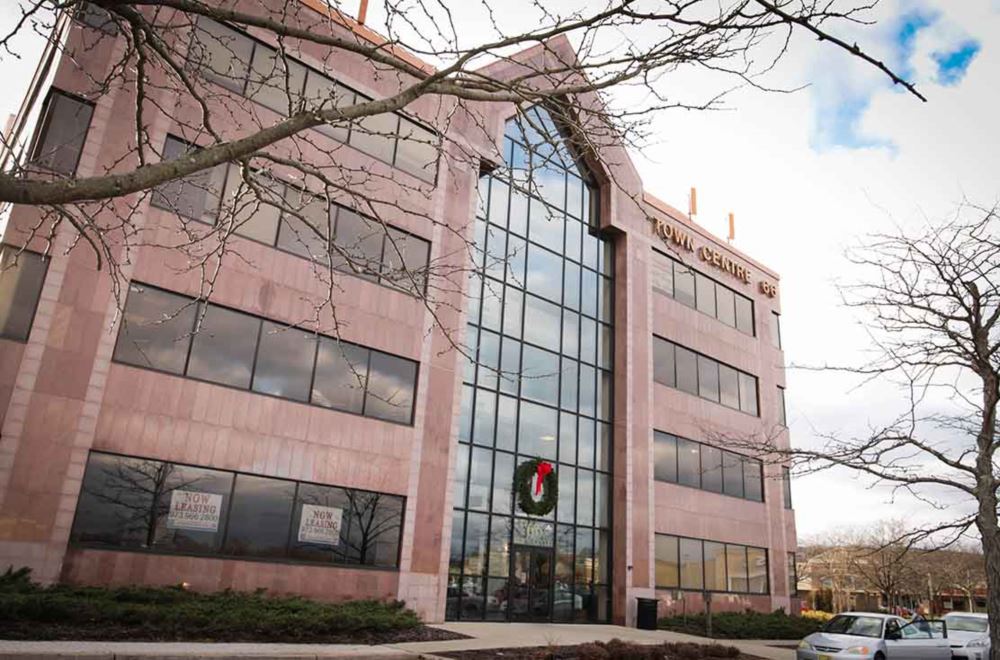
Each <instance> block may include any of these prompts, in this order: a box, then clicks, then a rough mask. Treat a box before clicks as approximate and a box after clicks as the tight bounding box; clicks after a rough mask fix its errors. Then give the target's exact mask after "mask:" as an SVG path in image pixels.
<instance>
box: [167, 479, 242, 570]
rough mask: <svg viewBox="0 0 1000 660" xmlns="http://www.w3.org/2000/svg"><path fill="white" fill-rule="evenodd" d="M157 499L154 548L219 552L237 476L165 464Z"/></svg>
mask: <svg viewBox="0 0 1000 660" xmlns="http://www.w3.org/2000/svg"><path fill="white" fill-rule="evenodd" d="M164 465H165V468H164V472H165V478H164V481H163V491H162V492H161V493H160V496H159V497H158V498H157V500H156V521H155V523H154V524H155V525H156V529H155V530H154V534H153V547H155V548H161V549H166V550H173V551H177V552H199V553H202V552H205V553H213V552H218V550H219V548H221V547H222V538H223V535H224V531H225V528H226V515H227V512H228V510H229V496H230V493H232V488H233V474H232V473H231V472H222V471H220V470H211V469H208V468H200V467H192V466H190V465H177V464H174V463H166V464H164Z"/></svg>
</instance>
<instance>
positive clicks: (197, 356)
mask: <svg viewBox="0 0 1000 660" xmlns="http://www.w3.org/2000/svg"><path fill="white" fill-rule="evenodd" d="M199 305H200V306H199ZM198 310H200V311H201V316H202V321H201V327H200V328H199V329H198V330H197V331H195V321H196V313H197V311H198ZM317 342H318V343H319V345H318V346H317ZM114 359H115V361H116V362H122V363H125V364H131V365H135V366H139V367H148V368H153V369H157V370H160V371H167V372H170V373H175V374H178V375H187V376H189V377H191V378H198V379H201V380H207V381H210V382H214V383H221V384H223V385H229V386H231V387H238V388H240V389H249V390H253V391H256V392H261V393H264V394H270V395H273V396H278V397H281V398H283V399H289V400H293V401H301V402H310V403H312V404H313V405H318V406H323V407H327V408H335V409H338V410H344V411H347V412H353V413H358V414H363V415H365V416H366V417H376V418H378V419H384V420H387V421H391V422H397V423H403V424H412V423H413V422H412V417H413V404H414V398H415V396H416V375H417V363H416V362H414V361H412V360H407V359H405V358H401V357H396V356H394V355H389V354H388V353H382V352H379V351H370V350H369V349H367V348H365V347H363V346H357V345H355V344H348V343H347V342H338V341H336V340H334V339H332V338H330V337H324V336H321V335H317V334H316V333H314V332H310V331H308V330H304V329H302V328H296V327H290V326H287V325H284V324H281V323H275V322H273V321H269V320H266V319H260V318H258V317H256V316H251V315H250V314H245V313H243V312H237V311H234V310H231V309H228V308H225V307H220V306H218V305H205V304H204V303H200V304H196V303H195V302H194V301H192V300H191V299H190V298H187V297H185V296H180V295H177V294H174V293H170V292H167V291H161V290H159V289H154V288H152V287H148V286H145V285H142V284H133V285H131V286H130V288H129V296H128V300H127V301H126V304H125V318H124V321H123V323H122V326H121V328H120V329H119V333H118V343H117V346H116V347H115V354H114ZM310 384H311V385H310Z"/></svg>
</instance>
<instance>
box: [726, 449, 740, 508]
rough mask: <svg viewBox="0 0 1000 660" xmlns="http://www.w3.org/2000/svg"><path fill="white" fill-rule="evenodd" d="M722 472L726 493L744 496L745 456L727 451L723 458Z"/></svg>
mask: <svg viewBox="0 0 1000 660" xmlns="http://www.w3.org/2000/svg"><path fill="white" fill-rule="evenodd" d="M722 473H723V479H724V482H725V483H724V486H723V490H724V492H725V493H726V495H733V496H735V497H743V457H742V456H740V455H739V454H734V453H732V452H728V451H727V452H726V453H725V455H724V456H723V459H722Z"/></svg>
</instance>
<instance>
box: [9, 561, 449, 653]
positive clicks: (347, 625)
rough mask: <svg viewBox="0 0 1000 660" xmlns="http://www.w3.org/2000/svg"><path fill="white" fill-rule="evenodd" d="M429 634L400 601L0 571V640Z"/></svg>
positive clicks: (380, 638)
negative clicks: (115, 584) (79, 581)
mask: <svg viewBox="0 0 1000 660" xmlns="http://www.w3.org/2000/svg"><path fill="white" fill-rule="evenodd" d="M436 633H443V631H438V630H436V629H432V628H427V627H425V626H424V625H423V624H422V623H421V621H420V618H419V617H418V616H417V614H416V613H415V612H413V611H412V610H410V609H407V608H406V607H405V605H404V604H403V603H401V602H393V603H385V602H380V601H373V600H357V601H348V602H343V603H322V602H318V601H313V600H308V599H305V598H299V597H272V596H268V595H266V594H265V593H264V592H262V591H259V592H255V593H243V592H237V591H220V592H217V593H211V594H202V593H196V592H193V591H187V590H185V589H182V588H180V587H120V588H102V587H77V586H70V585H53V586H49V587H42V586H40V585H38V584H36V583H34V582H32V581H31V579H30V574H29V571H28V570H27V569H21V570H18V571H13V570H10V569H8V571H7V572H6V573H5V574H3V575H0V638H4V639H39V640H44V639H79V640H83V639H100V640H114V639H122V640H155V641H226V642H235V641H261V642H323V643H333V642H351V643H381V642H384V641H410V640H414V641H418V640H422V639H434V638H436V637H437V635H436ZM446 638H451V637H450V636H449V637H446Z"/></svg>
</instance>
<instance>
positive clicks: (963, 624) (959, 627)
mask: <svg viewBox="0 0 1000 660" xmlns="http://www.w3.org/2000/svg"><path fill="white" fill-rule="evenodd" d="M945 621H947V622H948V630H954V631H958V632H975V633H984V632H986V629H987V628H988V627H989V621H987V620H986V619H979V618H977V617H973V616H949V617H946V618H945Z"/></svg>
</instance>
